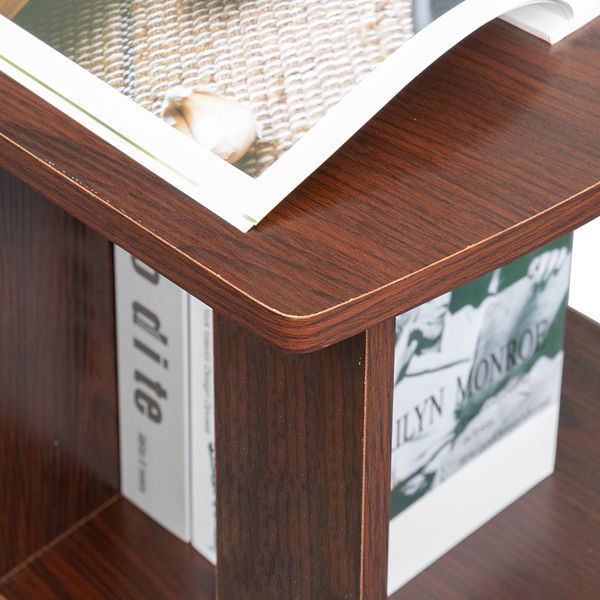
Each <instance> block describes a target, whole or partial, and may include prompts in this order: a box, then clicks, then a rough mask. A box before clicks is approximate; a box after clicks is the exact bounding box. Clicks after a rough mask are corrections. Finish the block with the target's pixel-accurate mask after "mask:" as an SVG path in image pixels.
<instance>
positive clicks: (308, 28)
mask: <svg viewBox="0 0 600 600" xmlns="http://www.w3.org/2000/svg"><path fill="white" fill-rule="evenodd" d="M515 9H517V11H516V12H512V13H511V12H510V11H514V10H515ZM598 12H600V0H568V1H567V0H552V1H550V2H548V1H546V2H531V0H530V1H526V0H378V1H372V0H369V1H367V0H356V1H353V2H339V1H334V0H246V1H243V2H242V1H239V0H0V15H5V16H0V71H4V72H5V73H6V74H8V75H9V76H11V77H12V78H14V79H15V80H17V81H18V82H20V83H21V84H22V85H24V86H25V87H26V88H28V89H30V90H32V91H34V92H35V93H37V94H38V95H39V96H41V97H43V98H44V99H45V100H47V101H48V102H49V103H51V104H52V105H54V106H55V107H57V108H59V109H60V110H62V111H63V112H64V113H66V114H67V115H69V116H70V117H72V118H73V119H75V120H76V121H78V122H79V123H81V124H82V125H84V126H86V127H87V128H89V129H90V130H91V131H93V132H94V133H96V134H97V135H99V136H100V137H101V138H103V139H105V140H106V141H108V142H109V143H111V144H112V145H113V146H115V147H117V148H118V149H119V150H121V151H123V152H124V153H125V154H127V155H128V156H130V157H132V158H134V159H136V160H137V161H138V162H139V163H141V164H142V165H144V166H145V167H147V168H148V169H150V170H151V171H153V172H154V173H156V174H158V175H160V176H161V177H163V178H164V179H165V180H167V181H168V182H170V183H171V184H172V185H174V186H175V187H176V188H178V189H179V190H181V191H182V192H184V193H186V194H187V195H189V196H190V197H191V198H193V199H194V200H196V201H197V202H199V203H200V204H202V205H203V206H205V207H206V208H208V209H209V210H211V211H212V212H214V213H216V214H217V215H219V216H220V217H222V218H223V219H225V220H226V221H228V222H229V223H231V224H232V225H234V226H235V227H237V228H239V229H240V230H242V231H247V230H248V229H250V228H251V227H252V225H253V224H255V223H257V222H258V221H260V219H262V218H263V217H264V216H265V215H266V214H267V213H268V212H269V211H270V210H271V209H273V208H274V207H275V206H276V205H277V204H278V203H279V202H280V201H281V200H282V199H283V198H284V197H285V196H286V195H287V194H289V193H290V192H291V191H292V190H293V189H294V188H295V187H296V186H297V185H298V184H300V183H301V182H302V181H303V180H304V179H305V178H306V177H307V176H308V175H310V173H311V172H312V171H314V170H315V169H316V168H317V167H318V166H319V165H320V164H321V163H323V162H324V161H325V160H326V159H327V158H328V157H329V156H330V155H331V154H332V153H333V152H334V151H335V150H336V149H338V148H339V147H340V146H341V145H342V144H343V143H344V142H345V141H346V140H347V139H348V138H349V137H350V136H351V135H352V134H354V133H355V132H356V131H357V130H358V129H359V128H360V127H361V126H362V125H363V124H364V123H365V122H366V121H367V120H368V119H370V118H371V117H372V116H373V115H374V114H375V113H376V112H377V111H378V110H380V109H381V108H382V107H383V106H384V105H385V104H386V103H387V102H388V101H389V100H390V99H391V98H392V97H393V96H394V95H395V94H397V93H398V92H399V91H400V90H401V89H402V88H403V87H404V86H405V85H406V84H408V83H409V82H410V81H411V80H412V79H414V78H415V77H416V76H417V75H418V74H419V73H420V72H421V71H423V70H424V69H425V68H426V67H427V66H428V65H430V64H431V63H432V62H433V61H435V60H436V59H437V58H438V57H439V56H441V55H442V54H443V53H444V52H446V51H447V50H449V49H450V48H451V47H452V46H454V45H455V44H457V43H458V42H459V41H460V40H462V39H463V38H464V37H466V36H467V35H468V34H470V33H471V32H473V31H474V30H476V29H477V28H479V27H480V26H481V25H483V24H484V23H486V22H488V21H490V20H492V19H494V18H496V17H498V16H501V15H506V14H507V13H510V14H508V16H507V17H506V18H507V19H508V20H510V21H511V22H513V23H516V24H518V25H519V26H521V27H523V28H525V29H527V30H529V31H532V32H534V33H536V34H537V35H540V36H543V35H545V36H546V38H547V39H549V40H550V41H555V40H556V39H559V38H560V37H564V35H566V34H567V33H569V32H570V31H573V30H574V29H576V28H578V27H580V26H581V25H583V24H584V23H585V22H587V21H589V20H591V19H592V18H593V17H595V16H596V15H597V14H598ZM545 28H548V30H547V31H546V29H545Z"/></svg>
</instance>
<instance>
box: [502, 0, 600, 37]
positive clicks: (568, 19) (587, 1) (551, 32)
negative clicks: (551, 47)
mask: <svg viewBox="0 0 600 600" xmlns="http://www.w3.org/2000/svg"><path fill="white" fill-rule="evenodd" d="M598 15H600V4H599V3H598V2H596V1H595V0H581V1H580V2H577V3H576V4H575V3H574V4H572V5H571V4H569V3H567V2H564V3H555V4H552V3H547V4H539V5H537V6H531V5H526V6H521V7H519V8H517V9H515V10H513V11H511V12H509V13H508V14H506V15H504V16H503V19H504V20H505V21H507V22H508V23H511V24H512V25H515V26H516V27H519V28H520V29H523V30H524V31H527V32H529V33H531V34H533V35H535V36H537V37H539V38H542V39H543V40H545V41H547V42H548V43H550V44H556V43H557V42H560V41H561V40H562V39H563V38H565V37H566V36H568V35H569V34H571V33H573V32H574V31H577V30H578V29H579V28H581V27H583V26H584V25H586V24H587V23H589V22H590V21H592V20H593V19H595V18H596V17H597V16H598Z"/></svg>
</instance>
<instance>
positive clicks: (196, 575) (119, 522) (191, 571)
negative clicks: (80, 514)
mask: <svg viewBox="0 0 600 600" xmlns="http://www.w3.org/2000/svg"><path fill="white" fill-rule="evenodd" d="M0 594H4V596H6V599H7V600H215V570H214V567H213V566H212V565H211V564H210V563H208V562H207V561H206V560H204V558H202V556H200V554H198V553H197V552H196V551H195V550H194V549H193V548H192V547H191V546H190V545H189V544H185V543H183V542H181V541H180V540H178V539H177V538H176V537H174V536H173V535H171V534H170V533H169V532H168V531H166V530H165V529H163V528H162V527H161V526H160V525H158V524H156V523H155V522H154V521H152V519H150V518H149V517H147V516H146V515H144V514H143V513H142V512H141V511H140V510H138V509H137V508H135V507H134V506H133V505H132V504H130V503H129V502H127V501H126V500H124V499H123V498H118V499H117V500H116V502H114V503H112V504H111V505H110V506H108V507H107V508H105V509H104V510H103V511H102V512H100V513H99V514H97V515H95V516H94V517H93V518H92V519H91V520H89V521H87V522H86V523H84V524H83V525H82V526H81V527H79V528H77V529H75V531H73V532H72V533H71V534H70V535H69V536H68V537H66V538H65V539H63V540H61V541H60V542H59V543H58V544H56V545H54V546H53V547H52V548H50V549H49V550H48V551H47V552H44V553H43V554H42V555H41V556H40V557H39V558H37V560H35V561H33V562H32V563H31V564H29V565H27V567H26V568H24V569H22V570H21V571H19V572H17V573H15V575H14V576H13V577H11V578H10V579H9V580H8V581H5V582H4V583H2V584H0Z"/></svg>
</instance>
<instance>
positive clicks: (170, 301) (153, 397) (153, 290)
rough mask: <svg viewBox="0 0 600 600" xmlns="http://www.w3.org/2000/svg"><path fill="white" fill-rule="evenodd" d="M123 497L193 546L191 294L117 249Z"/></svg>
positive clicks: (118, 355)
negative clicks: (190, 359)
mask: <svg viewBox="0 0 600 600" xmlns="http://www.w3.org/2000/svg"><path fill="white" fill-rule="evenodd" d="M114 258H115V298H116V321H117V367H118V390H119V440H120V458H121V491H122V493H123V496H125V497H126V498H127V499H128V500H130V501H131V502H133V503H134V504H135V505H136V506H138V507H139V508H140V509H142V510H143V511H144V512H145V513H146V514H148V515H149V516H150V517H152V518H153V519H154V520H156V521H157V522H158V523H160V524H161V525H162V526H163V527H165V528H166V529H168V530H169V531H170V532H171V533H173V534H174V535H176V536H177V537H179V538H180V539H182V540H183V541H186V542H189V541H190V469H189V463H190V461H189V456H190V448H189V338H188V331H189V295H188V294H187V293H186V292H184V291H183V290H182V289H181V288H179V287H178V286H176V285H175V284H174V283H172V282H171V281H169V280H168V279H166V278H165V277H163V276H162V275H160V274H159V273H158V272H157V271H155V270H154V269H152V268H150V267H148V266H147V265H145V264H144V263H143V262H141V261H140V260H138V259H136V258H134V257H133V256H131V255H130V254H129V253H127V252H125V251H124V250H122V249H121V248H119V247H117V246H115V248H114Z"/></svg>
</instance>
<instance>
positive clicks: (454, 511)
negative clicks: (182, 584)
mask: <svg viewBox="0 0 600 600" xmlns="http://www.w3.org/2000/svg"><path fill="white" fill-rule="evenodd" d="M571 248H572V235H569V236H566V237H565V238H562V239H559V240H557V241H555V242H553V243H551V244H549V245H547V246H545V247H544V248H542V249H540V250H538V251H536V252H533V253H531V254H529V255H527V256H525V257H523V258H521V259H519V260H517V261H515V262H513V263H510V264H508V265H506V266H504V267H502V268H500V269H497V270H496V271H494V272H492V273H490V274H488V275H486V276H484V277H481V278H480V279H477V280H476V281H473V282H471V283H469V284H467V285H465V286H462V287H460V288H458V289H456V290H454V291H453V292H451V293H448V294H445V295H444V296H441V297H439V298H436V299H434V300H431V301H430V302H427V303H425V304H423V305H421V306H419V307H418V308H415V309H414V310H411V311H409V312H407V313H404V314H402V315H399V316H398V317H397V319H396V341H395V361H394V378H395V381H394V396H393V425H392V459H391V465H390V469H391V490H390V493H391V520H390V529H389V563H388V592H389V593H390V594H391V593H393V592H394V591H395V590H397V589H398V588H400V587H401V586H402V585H404V584H405V583H406V582H407V581H409V580H410V579H412V578H413V577H414V576H416V575H417V574H418V573H420V572H421V571H422V570H423V569H424V568H426V567H427V566H428V565H429V564H431V563H432V562H433V561H435V560H436V559H437V558H439V557H440V556H441V555H443V554H444V553H445V552H447V551H448V550H450V549H451V548H452V547H453V546H455V545H456V544H458V543H459V542H460V541H461V540H463V539H464V538H465V537H467V536H468V535H469V534H470V533H472V532H473V531H475V530H476V529H477V528H478V527H480V526H481V525H483V524H484V523H485V522H486V521H488V520H489V519H491V518H492V517H493V516H495V515H496V514H497V513H498V512H500V511H501V510H502V509H504V508H505V507H506V506H508V505H509V504H510V503H511V502H513V501H514V500H516V499H517V498H518V497H519V496H521V495H522V494H524V493H525V492H526V491H528V490H529V489H530V488H531V487H533V486H534V485H536V484H537V483H539V482H540V481H541V480H542V479H544V478H545V477H547V476H548V475H550V474H551V473H552V471H553V469H554V458H555V450H556V439H557V430H558V412H559V399H560V389H561V377H562V364H563V337H564V324H565V316H566V307H567V296H568V289H569V274H570V259H571ZM115 279H116V301H117V326H118V332H117V333H118V361H119V396H120V399H119V402H120V404H119V410H120V434H121V474H122V491H123V494H124V495H125V496H126V497H127V498H129V499H130V500H131V501H132V502H134V503H135V504H136V505H137V506H139V507H140V508H141V509H142V510H144V511H145V512H147V513H148V514H149V515H150V516H152V517H153V518H154V519H155V520H156V521H158V522H159V523H161V524H162V525H163V526H165V527H166V528H167V529H169V530H170V531H171V532H173V533H174V534H175V535H177V536H178V537H180V538H181V539H182V540H184V541H191V543H192V544H193V546H194V547H195V548H196V549H197V550H198V551H199V552H200V553H201V554H202V555H203V556H205V557H206V558H207V559H208V560H209V561H211V562H212V563H213V564H215V563H216V559H217V557H216V548H215V545H216V544H215V529H216V515H215V487H214V397H213V361H212V356H213V354H212V353H213V349H212V310H211V309H210V308H209V307H208V306H206V305H205V304H203V303H202V302H200V301H198V300H196V299H195V298H193V297H191V296H189V295H188V294H187V293H186V292H184V291H183V290H181V289H180V288H178V287H177V286H176V285H175V284H173V283H171V282H170V281H168V280H167V279H166V278H164V277H162V276H161V275H160V274H159V273H157V272H156V271H155V270H153V269H151V268H149V267H148V266H147V265H144V264H143V263H141V262H140V261H138V260H137V259H135V258H134V257H132V256H131V255H130V254H128V253H127V252H125V251H124V250H122V249H120V248H117V247H116V248H115Z"/></svg>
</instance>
